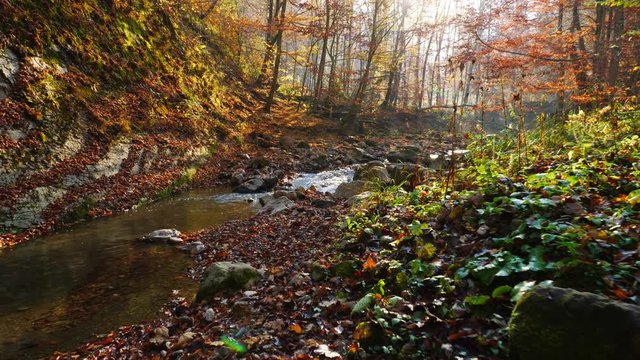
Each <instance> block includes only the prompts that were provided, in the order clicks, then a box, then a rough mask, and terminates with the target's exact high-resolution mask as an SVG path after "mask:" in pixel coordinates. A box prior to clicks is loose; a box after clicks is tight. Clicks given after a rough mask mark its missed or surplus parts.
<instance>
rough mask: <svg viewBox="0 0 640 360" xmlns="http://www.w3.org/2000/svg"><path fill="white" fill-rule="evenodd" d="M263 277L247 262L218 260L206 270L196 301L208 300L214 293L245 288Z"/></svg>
mask: <svg viewBox="0 0 640 360" xmlns="http://www.w3.org/2000/svg"><path fill="white" fill-rule="evenodd" d="M260 277H261V274H260V272H259V271H258V270H257V269H256V268H254V267H253V266H251V265H249V264H246V263H232V262H226V261H222V262H216V263H213V264H211V265H210V266H209V267H208V268H207V270H205V273H204V276H203V278H202V281H200V289H199V290H198V294H197V295H196V302H197V301H202V300H208V299H210V298H212V297H213V296H214V295H216V294H219V293H222V292H225V291H235V290H241V289H244V288H246V287H248V286H250V285H251V284H253V283H254V282H255V281H256V280H258V279H259V278H260Z"/></svg>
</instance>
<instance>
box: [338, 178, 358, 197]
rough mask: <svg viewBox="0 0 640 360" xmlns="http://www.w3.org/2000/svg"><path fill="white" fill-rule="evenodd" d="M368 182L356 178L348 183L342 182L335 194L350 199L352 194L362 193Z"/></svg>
mask: <svg viewBox="0 0 640 360" xmlns="http://www.w3.org/2000/svg"><path fill="white" fill-rule="evenodd" d="M365 186H366V183H365V182H364V181H361V180H356V181H352V182H348V183H342V184H340V185H339V186H338V188H337V189H336V193H335V196H336V197H338V198H342V199H349V198H350V197H352V196H355V195H358V194H361V193H363V192H364V191H365Z"/></svg>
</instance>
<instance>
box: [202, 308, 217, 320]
mask: <svg viewBox="0 0 640 360" xmlns="http://www.w3.org/2000/svg"><path fill="white" fill-rule="evenodd" d="M214 315H215V313H214V312H213V309H212V308H208V309H207V311H205V312H204V319H205V320H207V321H208V322H212V321H213V316H214Z"/></svg>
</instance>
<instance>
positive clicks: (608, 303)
mask: <svg viewBox="0 0 640 360" xmlns="http://www.w3.org/2000/svg"><path fill="white" fill-rule="evenodd" d="M509 346H510V355H511V358H512V359H517V360H530V359H531V360H534V359H536V360H537V359H549V360H553V359H558V360H560V359H586V360H589V359H593V360H596V359H620V360H626V359H628V360H631V359H640V306H636V305H631V304H626V303H622V302H619V301H614V300H611V299H609V298H606V297H604V296H600V295H596V294H592V293H586V292H580V291H576V290H573V289H562V288H557V287H552V286H548V287H535V288H534V289H532V290H531V291H529V292H528V293H526V294H525V295H524V296H523V298H522V299H521V300H520V302H518V304H517V305H516V307H515V309H514V310H513V314H512V317H511V322H510V323H509Z"/></svg>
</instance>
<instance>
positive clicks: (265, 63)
mask: <svg viewBox="0 0 640 360" xmlns="http://www.w3.org/2000/svg"><path fill="white" fill-rule="evenodd" d="M273 1H274V0H269V4H268V6H267V9H268V11H269V12H268V14H267V33H266V35H265V40H264V42H265V46H266V49H265V53H264V58H263V59H262V66H261V67H260V75H258V79H257V83H258V84H262V83H263V82H264V81H265V79H266V78H267V71H268V70H269V67H270V66H271V60H272V59H273V45H274V41H273V40H274V36H273V30H274V26H273V22H274V19H273V12H274V5H275V4H274V3H273ZM276 1H278V0H276Z"/></svg>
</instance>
